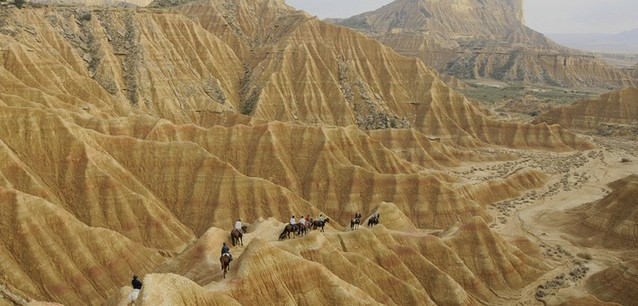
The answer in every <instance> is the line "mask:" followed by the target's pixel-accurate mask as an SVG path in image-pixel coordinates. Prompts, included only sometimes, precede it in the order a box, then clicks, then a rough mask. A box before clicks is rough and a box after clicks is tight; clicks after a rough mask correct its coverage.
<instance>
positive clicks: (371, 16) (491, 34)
mask: <svg viewBox="0 0 638 306" xmlns="http://www.w3.org/2000/svg"><path fill="white" fill-rule="evenodd" d="M522 16H523V1H522V0H488V1H475V0H462V1H433V0H396V1H394V2H392V3H390V4H388V5H385V6H383V7H382V8H379V9H377V10H375V11H372V12H367V13H363V14H360V15H357V16H353V17H350V18H347V19H343V20H332V21H333V22H336V23H337V24H340V25H344V26H347V27H351V28H354V29H357V30H359V31H362V32H364V33H366V34H367V35H369V36H370V37H374V38H376V39H378V40H379V41H381V42H382V43H384V44H385V45H387V46H390V47H392V48H393V49H395V50H396V51H397V52H399V53H401V54H404V55H408V56H416V57H418V58H420V59H422V60H423V61H424V62H425V63H426V64H428V65H430V66H432V67H435V68H436V69H437V70H438V71H440V72H442V73H444V74H449V75H453V76H455V77H458V78H461V79H481V78H492V79H497V80H504V81H522V82H529V83H537V84H538V83H543V84H548V85H559V86H568V87H579V86H597V87H603V88H608V87H610V86H611V87H615V88H618V87H622V86H627V85H636V82H637V81H636V80H637V79H636V78H635V77H630V76H629V75H628V74H627V73H626V72H624V71H622V70H619V69H615V68H612V67H611V66H610V65H608V64H606V63H605V62H604V61H603V60H601V59H597V58H595V57H593V56H590V55H586V54H584V53H582V52H579V51H576V50H570V49H567V48H565V47H562V46H559V45H557V44H555V43H554V42H552V41H551V40H549V39H548V38H547V37H545V36H544V35H542V34H541V33H538V32H536V31H534V30H531V29H529V28H527V27H526V26H525V25H524V22H523V17H522Z"/></svg>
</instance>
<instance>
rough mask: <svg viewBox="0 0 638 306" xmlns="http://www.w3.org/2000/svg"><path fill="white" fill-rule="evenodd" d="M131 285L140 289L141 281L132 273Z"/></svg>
mask: <svg viewBox="0 0 638 306" xmlns="http://www.w3.org/2000/svg"><path fill="white" fill-rule="evenodd" d="M131 285H132V286H133V289H142V282H141V281H140V280H139V279H138V278H137V275H133V280H132V281H131Z"/></svg>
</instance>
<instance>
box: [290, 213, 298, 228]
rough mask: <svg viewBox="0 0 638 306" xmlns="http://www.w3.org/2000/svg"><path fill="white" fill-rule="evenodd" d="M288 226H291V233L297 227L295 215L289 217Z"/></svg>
mask: <svg viewBox="0 0 638 306" xmlns="http://www.w3.org/2000/svg"><path fill="white" fill-rule="evenodd" d="M290 225H292V230H293V231H296V230H297V225H296V224H295V215H292V217H290Z"/></svg>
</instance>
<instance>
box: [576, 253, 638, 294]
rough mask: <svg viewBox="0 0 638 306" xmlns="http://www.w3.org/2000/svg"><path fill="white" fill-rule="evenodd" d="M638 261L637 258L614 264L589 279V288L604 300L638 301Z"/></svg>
mask: <svg viewBox="0 0 638 306" xmlns="http://www.w3.org/2000/svg"><path fill="white" fill-rule="evenodd" d="M636 285H638V262H637V261H636V260H635V258H632V259H628V260H627V261H624V262H622V263H616V264H613V265H612V267H609V268H607V269H605V270H603V271H601V272H599V273H596V274H594V275H592V277H591V278H589V279H588V280H587V289H588V290H589V292H591V293H592V294H593V295H594V296H596V297H597V298H599V299H601V300H603V301H609V302H614V303H618V304H620V305H631V304H634V303H635V302H636V299H637V298H638V293H636V290H633V289H630V288H635V286H636Z"/></svg>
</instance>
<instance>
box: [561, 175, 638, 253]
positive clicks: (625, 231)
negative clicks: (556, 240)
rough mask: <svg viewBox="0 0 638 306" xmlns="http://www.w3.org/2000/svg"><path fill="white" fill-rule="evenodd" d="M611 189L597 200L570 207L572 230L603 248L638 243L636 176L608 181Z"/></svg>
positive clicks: (625, 246)
mask: <svg viewBox="0 0 638 306" xmlns="http://www.w3.org/2000/svg"><path fill="white" fill-rule="evenodd" d="M610 187H611V188H613V191H612V192H611V193H610V194H609V195H608V196H606V197H605V198H603V199H602V200H600V201H597V202H595V203H590V204H586V205H583V206H581V207H578V208H576V209H574V210H573V213H574V214H575V216H574V219H575V220H579V221H578V222H577V223H575V224H573V225H572V226H571V231H572V232H574V233H578V235H579V236H580V237H584V238H586V239H587V241H588V242H589V243H590V244H594V245H602V246H604V247H606V248H622V249H625V248H632V247H633V248H635V247H636V246H638V209H636V207H638V206H637V204H638V176H636V175H632V176H629V177H627V178H625V179H622V180H619V181H616V182H614V183H612V184H610Z"/></svg>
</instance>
